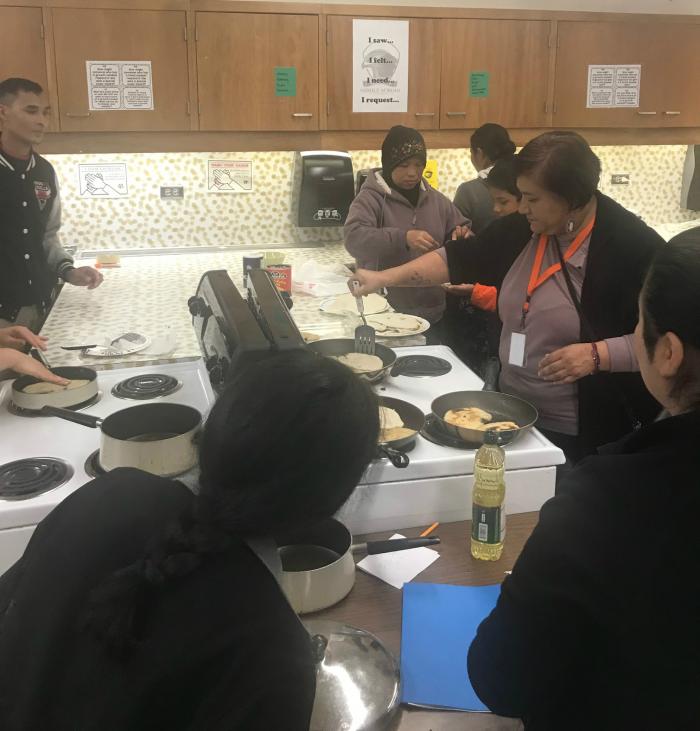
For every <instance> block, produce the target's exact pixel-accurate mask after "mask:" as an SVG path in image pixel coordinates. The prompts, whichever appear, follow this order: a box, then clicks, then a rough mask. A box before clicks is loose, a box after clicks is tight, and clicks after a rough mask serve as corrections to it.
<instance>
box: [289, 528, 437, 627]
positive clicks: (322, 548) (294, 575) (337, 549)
mask: <svg viewBox="0 0 700 731" xmlns="http://www.w3.org/2000/svg"><path fill="white" fill-rule="evenodd" d="M275 541H276V543H277V546H278V549H279V554H280V559H281V561H282V589H283V590H284V593H285V595H286V596H287V599H288V600H289V603H290V604H291V605H292V608H293V609H294V611H295V612H297V613H299V614H307V613H308V612H318V611H320V610H321V609H326V608H328V607H331V606H333V605H334V604H337V603H338V602H339V601H340V600H341V599H343V598H344V597H346V596H347V595H348V594H349V593H350V590H351V589H352V587H353V586H354V585H355V559H354V558H353V554H354V553H358V552H365V553H368V554H376V553H389V552H390V551H403V550H406V549H408V548H418V547H420V546H432V545H435V544H437V543H440V539H439V538H437V537H436V536H431V537H430V538H400V539H397V540H393V541H391V540H388V541H370V542H369V543H360V544H353V542H352V534H351V533H350V531H349V530H348V529H347V527H346V526H345V525H343V524H342V523H341V522H340V521H339V520H336V519H335V518H326V519H325V520H322V521H320V522H319V523H316V524H315V525H313V526H310V527H303V528H299V529H296V530H291V531H287V532H285V533H282V534H280V535H278V536H276V538H275Z"/></svg>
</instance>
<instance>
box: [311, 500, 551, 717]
mask: <svg viewBox="0 0 700 731" xmlns="http://www.w3.org/2000/svg"><path fill="white" fill-rule="evenodd" d="M537 519H538V513H521V514H518V515H509V516H508V523H507V533H506V544H505V547H504V549H503V555H502V556H501V558H500V559H499V560H498V561H477V560H476V559H473V558H472V557H471V554H470V552H469V535H470V531H471V523H470V522H469V521H467V522H460V523H443V524H441V525H440V526H439V527H438V528H437V530H436V531H435V534H436V535H439V536H440V538H441V541H442V543H441V544H440V546H438V547H437V550H438V551H439V553H440V558H439V559H438V560H437V561H435V563H433V564H432V565H431V566H429V567H428V568H427V569H426V570H425V571H423V573H421V574H420V575H419V576H418V577H417V578H416V580H417V581H423V582H429V583H435V584H463V585H469V586H478V585H480V584H496V583H500V582H501V581H503V576H504V572H505V571H509V570H510V569H511V568H512V567H513V564H514V563H515V559H516V558H517V557H518V555H519V554H520V551H521V550H522V547H523V545H524V544H525V541H526V540H527V539H528V537H529V535H530V533H531V532H532V529H533V528H534V527H535V524H536V523H537ZM395 532H396V531H388V532H385V533H376V534H373V535H371V536H364V537H362V536H358V537H356V540H358V542H359V540H365V539H368V538H372V539H381V538H388V537H389V536H390V535H392V534H393V533H395ZM401 533H403V534H404V535H406V536H408V537H412V536H414V535H418V533H420V530H417V529H413V530H410V529H408V530H405V531H401ZM307 616H308V617H309V618H311V617H313V618H318V619H334V620H337V621H339V622H346V623H347V624H351V625H354V626H355V627H360V628H361V629H364V630H368V631H369V632H372V633H373V634H375V635H377V637H379V639H380V640H381V641H382V642H383V643H384V644H385V646H386V647H387V648H388V649H389V650H391V651H392V652H393V653H394V654H395V655H396V657H399V653H400V649H401V592H400V591H399V590H398V589H395V588H394V587H393V586H389V585H388V584H385V583H384V582H383V581H380V580H379V579H377V578H375V577H374V576H370V575H368V574H365V573H363V572H362V571H358V572H357V580H356V583H355V587H354V588H353V590H352V591H351V592H350V594H349V596H348V597H347V598H346V599H344V600H343V601H342V602H340V603H339V604H336V605H335V606H334V607H331V608H330V609H326V610H325V611H323V612H318V613H316V614H312V615H307ZM520 728H522V724H521V723H520V721H515V720H513V719H507V718H501V717H500V716H494V715H492V714H490V713H463V712H449V711H423V710H418V709H408V708H401V710H400V712H399V713H398V714H397V718H396V719H395V723H393V724H392V725H391V729H392V730H395V731H515V730H517V729H520Z"/></svg>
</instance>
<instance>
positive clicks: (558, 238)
mask: <svg viewBox="0 0 700 731" xmlns="http://www.w3.org/2000/svg"><path fill="white" fill-rule="evenodd" d="M515 165H516V172H517V174H518V188H519V190H520V192H521V193H522V199H521V202H520V213H519V214H512V215H511V216H506V217H505V218H501V219H498V220H496V221H494V222H493V223H492V224H491V225H490V226H489V227H488V228H487V229H486V230H485V231H484V232H483V233H482V234H481V235H479V236H477V237H476V238H472V239H469V240H465V241H462V242H447V244H446V245H445V247H444V249H441V250H437V251H435V252H430V253H428V254H425V255H424V256H422V257H420V258H418V259H415V260H413V261H412V262H409V263H408V264H405V265H403V266H401V267H396V268H394V269H385V270H384V271H381V272H370V271H366V270H359V271H358V272H357V273H356V274H355V275H354V276H353V279H357V280H359V281H360V283H361V287H360V292H361V293H363V294H364V293H368V292H373V291H376V290H377V289H379V288H381V287H384V286H393V287H396V286H418V285H420V286H426V285H429V284H433V283H436V282H444V281H446V280H448V279H449V281H451V282H452V283H453V284H460V283H464V282H474V281H478V282H479V283H480V284H482V285H492V286H495V287H497V288H498V314H499V317H500V319H501V322H502V325H503V327H502V331H501V338H500V352H499V355H500V361H501V376H500V388H501V390H503V391H505V392H507V393H512V394H514V395H516V396H520V397H521V398H523V399H525V400H527V401H530V402H531V403H533V404H534V405H535V406H536V407H537V409H538V411H539V420H538V427H539V428H540V430H542V431H543V432H544V433H545V434H546V436H547V437H548V438H549V439H550V440H551V441H552V442H554V443H555V444H556V445H557V446H559V447H561V448H562V449H563V450H564V452H565V454H566V455H567V457H568V458H569V460H570V461H571V462H577V461H578V460H580V459H581V458H582V457H583V456H585V455H587V454H591V453H594V452H595V450H596V448H597V447H598V446H600V445H601V444H605V443H607V442H610V441H614V440H615V439H619V438H620V437H621V436H622V435H623V434H625V433H627V432H628V431H629V430H630V429H631V428H633V426H638V425H639V424H646V423H649V422H650V421H651V420H653V418H654V417H655V416H656V415H657V414H658V412H659V408H660V407H659V405H658V404H657V403H656V401H655V400H654V399H653V398H652V397H651V396H650V395H649V393H648V392H647V391H646V389H645V388H644V385H643V383H642V380H641V378H640V376H639V373H638V372H637V371H638V365H637V363H636V359H635V356H634V352H633V349H632V331H633V329H634V326H635V323H636V319H637V296H638V294H639V291H640V289H641V285H642V281H643V279H644V276H645V274H646V272H647V269H648V267H649V263H650V262H651V259H652V258H653V256H654V254H655V253H656V251H658V249H659V248H660V247H662V246H663V244H664V242H663V239H662V238H661V237H660V236H659V235H658V234H657V233H656V232H655V231H653V230H652V229H651V228H649V227H648V226H647V225H646V224H644V223H643V222H642V221H641V220H640V219H639V218H637V216H635V215H634V214H632V213H630V212H629V211H626V210H625V209H624V208H622V206H620V205H619V204H617V203H615V201H613V200H612V199H610V198H608V197H607V196H605V195H603V194H602V193H600V192H599V191H597V189H596V187H597V184H598V180H599V177H600V161H599V160H598V158H597V157H596V156H595V154H594V153H593V151H592V150H591V149H590V147H589V146H588V144H587V143H586V141H585V140H584V139H583V138H582V137H581V136H580V135H578V134H576V133H574V132H547V133H545V134H543V135H540V136H539V137H536V138H535V139H534V140H532V141H530V142H529V143H528V144H527V145H525V147H524V148H523V149H522V150H521V151H520V153H519V154H518V155H517V156H516V158H515ZM562 260H563V262H564V268H562V266H561V264H562Z"/></svg>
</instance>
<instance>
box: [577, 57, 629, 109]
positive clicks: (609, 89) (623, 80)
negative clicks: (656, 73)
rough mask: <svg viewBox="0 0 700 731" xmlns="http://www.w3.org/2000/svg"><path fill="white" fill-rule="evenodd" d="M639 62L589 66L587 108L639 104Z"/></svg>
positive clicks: (626, 106)
mask: <svg viewBox="0 0 700 731" xmlns="http://www.w3.org/2000/svg"><path fill="white" fill-rule="evenodd" d="M641 80H642V67H641V65H640V64H632V65H621V64H617V65H613V66H593V65H591V66H589V67H588V100H587V104H586V107H587V108H588V109H618V108H621V109H624V108H628V109H629V108H634V107H638V106H639V87H640V85H641Z"/></svg>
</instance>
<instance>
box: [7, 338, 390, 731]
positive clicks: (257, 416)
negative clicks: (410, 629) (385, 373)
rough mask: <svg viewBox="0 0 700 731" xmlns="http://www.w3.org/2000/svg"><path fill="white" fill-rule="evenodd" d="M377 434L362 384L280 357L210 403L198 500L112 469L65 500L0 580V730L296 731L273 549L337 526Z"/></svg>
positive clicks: (286, 613) (294, 628) (306, 664)
mask: <svg viewBox="0 0 700 731" xmlns="http://www.w3.org/2000/svg"><path fill="white" fill-rule="evenodd" d="M378 432H379V415H378V407H377V399H376V396H375V395H374V394H373V393H372V391H371V390H370V388H369V387H368V386H367V384H365V383H363V382H362V381H361V380H360V379H359V378H357V376H355V375H354V374H353V373H352V372H351V371H350V370H349V369H348V368H346V367H345V366H342V365H341V364H339V363H337V362H335V361H333V360H330V359H327V358H319V357H317V356H316V355H315V354H313V353H311V352H309V351H305V350H297V351H286V352H285V353H280V354H277V355H274V356H270V357H269V358H268V359H266V360H263V361H261V362H259V363H256V364H255V366H254V367H249V368H247V369H244V370H243V371H241V372H238V373H236V375H235V376H234V378H233V381H232V382H231V383H230V384H229V385H228V387H227V388H226V390H225V391H224V392H223V394H222V395H221V396H220V398H219V399H218V400H217V402H216V403H215V404H214V407H213V409H212V411H211V414H210V415H209V417H208V419H207V421H206V425H205V427H204V432H203V436H202V440H201V444H200V457H199V467H200V479H199V493H198V494H197V495H193V494H192V493H191V492H190V491H189V490H188V489H187V488H186V487H185V486H184V485H183V484H182V483H181V482H178V481H176V480H171V479H165V478H162V477H156V476H155V475H151V474H147V473H145V472H141V471H139V470H134V469H116V470H112V471H111V472H108V473H107V474H105V475H103V476H101V477H98V478H97V479H96V480H93V481H92V482H89V483H88V484H87V485H85V486H83V487H81V488H79V489H78V490H77V491H76V492H74V493H73V494H71V495H70V496H69V497H67V498H66V499H65V500H64V501H63V502H61V503H60V504H59V505H58V506H57V507H56V508H54V510H53V511H52V512H51V513H49V515H48V516H47V517H46V518H45V519H44V520H43V521H42V522H41V523H40V524H39V526H38V527H37V529H36V531H35V532H34V535H33V536H32V538H31V540H30V542H29V545H28V546H27V549H26V551H25V552H24V555H23V556H22V558H21V559H20V560H19V561H18V562H17V563H16V564H15V565H14V566H13V567H12V568H10V569H9V570H8V571H7V572H6V573H5V574H4V575H3V576H2V578H0V728H1V729H2V731H39V729H46V730H47V731H48V729H51V731H76V730H77V729H80V730H81V731H127V729H128V731H152V730H153V729H168V731H184V730H185V729H186V730H187V731H270V730H271V729H285V731H307V730H308V728H309V720H310V717H311V710H312V706H313V699H314V689H315V664H314V661H313V659H312V656H311V648H310V643H309V636H308V634H307V632H306V630H305V629H304V627H303V626H302V624H301V622H300V621H299V619H298V617H297V616H296V614H295V613H294V611H293V610H292V608H291V606H290V605H289V603H288V602H287V600H286V598H285V596H284V594H283V593H282V589H281V587H280V585H279V583H278V581H279V579H280V577H281V565H280V561H279V556H278V552H277V548H276V544H275V543H274V540H273V538H272V537H273V536H274V535H275V534H276V533H277V532H283V531H285V530H288V529H292V528H295V529H296V528H298V527H299V526H301V527H303V526H304V525H307V524H311V523H313V522H315V521H318V520H320V519H322V518H326V517H329V516H331V515H333V514H334V513H335V512H336V511H337V510H338V509H339V508H340V506H341V505H342V504H343V503H344V502H345V501H346V500H347V498H348V497H349V496H350V494H351V493H352V491H353V490H354V488H355V485H357V483H358V482H359V480H360V478H361V476H362V473H363V471H364V470H365V468H366V466H367V465H368V464H369V462H370V460H371V459H372V457H373V455H374V453H375V449H376V442H377V436H378ZM319 455H320V457H319Z"/></svg>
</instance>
